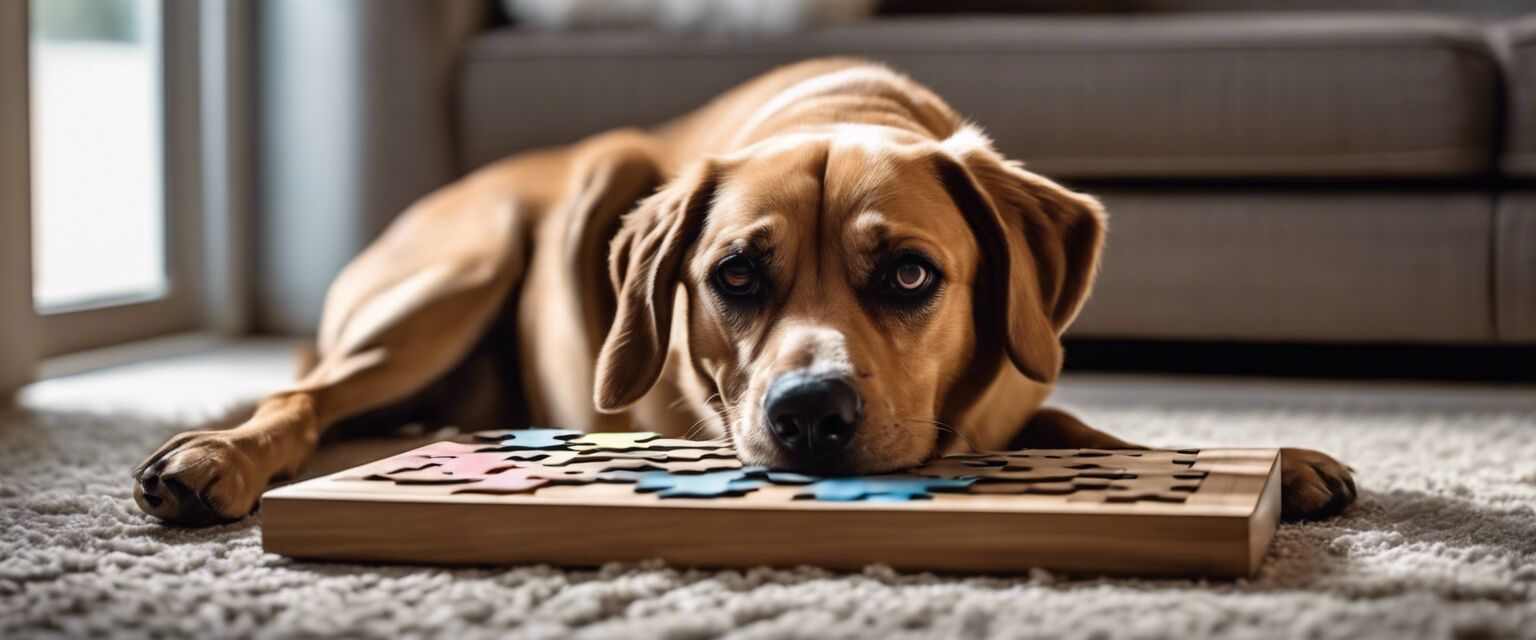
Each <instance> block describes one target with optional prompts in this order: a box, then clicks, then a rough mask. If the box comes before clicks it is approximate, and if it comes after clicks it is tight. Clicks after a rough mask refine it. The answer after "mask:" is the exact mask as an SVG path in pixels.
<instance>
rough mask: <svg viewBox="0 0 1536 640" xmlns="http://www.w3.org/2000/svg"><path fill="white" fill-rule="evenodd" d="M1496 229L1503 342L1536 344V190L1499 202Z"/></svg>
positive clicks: (1498, 322) (1496, 293)
mask: <svg viewBox="0 0 1536 640" xmlns="http://www.w3.org/2000/svg"><path fill="white" fill-rule="evenodd" d="M1496 225H1497V226H1496V227H1495V228H1494V236H1493V238H1494V240H1493V241H1494V246H1493V255H1494V263H1495V264H1494V274H1493V276H1494V280H1493V282H1494V287H1493V290H1494V296H1495V301H1496V303H1497V309H1498V313H1497V316H1496V317H1495V323H1494V324H1495V325H1496V326H1497V327H1498V332H1499V339H1500V340H1502V341H1503V342H1505V343H1509V344H1529V345H1536V191H1516V192H1511V193H1507V194H1504V195H1503V196H1502V197H1501V198H1500V200H1499V211H1498V220H1497V222H1496Z"/></svg>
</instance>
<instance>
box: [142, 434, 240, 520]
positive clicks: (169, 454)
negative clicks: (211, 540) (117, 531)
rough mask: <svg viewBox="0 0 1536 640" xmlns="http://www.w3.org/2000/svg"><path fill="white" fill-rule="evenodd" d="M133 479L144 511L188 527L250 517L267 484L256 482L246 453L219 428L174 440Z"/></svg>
mask: <svg viewBox="0 0 1536 640" xmlns="http://www.w3.org/2000/svg"><path fill="white" fill-rule="evenodd" d="M134 480H135V482H134V489H133V499H134V502H136V503H138V505H139V508H140V509H142V510H143V511H144V513H147V514H149V515H152V516H154V517H156V518H159V519H161V520H164V521H166V522H168V523H171V524H177V525H181V526H187V527H206V526H212V525H217V524H227V523H230V522H234V521H236V520H239V519H241V518H243V517H245V516H247V515H250V513H251V512H252V511H254V510H255V508H256V501H257V499H259V498H260V493H261V490H262V489H263V488H265V487H264V483H258V482H255V481H254V479H253V477H252V465H251V464H250V461H249V460H248V459H247V457H246V456H245V455H244V454H242V453H241V452H240V451H239V448H238V447H237V446H236V445H235V444H234V443H232V442H231V441H230V440H229V438H228V437H227V435H226V434H222V433H218V432H191V433H184V434H181V435H178V436H176V437H175V438H172V439H171V441H170V442H167V443H166V445H165V446H164V447H161V448H160V450H159V451H158V452H156V453H155V455H153V456H150V458H149V459H148V460H145V461H144V463H143V464H141V465H139V467H138V468H136V469H134ZM258 485H260V486H258Z"/></svg>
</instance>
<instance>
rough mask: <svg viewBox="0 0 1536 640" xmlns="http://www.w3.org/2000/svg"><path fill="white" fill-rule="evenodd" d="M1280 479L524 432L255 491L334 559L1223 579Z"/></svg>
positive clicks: (1245, 454)
mask: <svg viewBox="0 0 1536 640" xmlns="http://www.w3.org/2000/svg"><path fill="white" fill-rule="evenodd" d="M1279 469H1280V465H1279V451H1278V450H1274V449H1202V450H1147V451H1140V450H1137V451H1130V450H1119V451H1115V450H1042V449H1034V450H1024V451H1013V452H986V453H971V454H960V455H955V456H949V457H946V458H941V459H938V460H935V461H933V462H930V463H928V464H927V465H924V466H921V467H917V468H914V469H909V470H907V471H904V472H901V473H897V474H882V475H879V476H866V477H858V478H836V477H813V476H806V475H802V474H793V473H780V472H776V471H770V470H767V469H764V468H760V467H744V466H743V465H742V464H741V463H740V462H739V461H738V460H737V459H736V458H735V455H734V452H733V451H732V450H731V449H730V447H729V446H728V444H727V443H724V442H697V441H682V440H668V439H663V438H659V437H657V436H656V435H655V434H640V433H621V434H591V435H582V434H579V433H577V432H572V431H562V430H554V429H529V430H518V431H504V432H486V433H482V434H475V435H474V436H473V437H472V438H466V439H464V441H463V442H441V443H437V444H433V445H428V446H426V447H422V448H420V449H416V450H413V451H410V452H406V453H403V454H400V455H397V456H392V457H390V458H386V459H384V460H380V461H378V462H374V463H370V464H367V465H363V466H360V467H356V468H353V469H349V470H346V471H342V472H340V473H336V474H332V475H329V476H325V477H322V478H316V479H314V480H310V481H306V482H302V483H298V484H294V485H289V486H286V487H281V488H278V489H274V490H272V491H269V492H267V494H266V495H265V496H264V498H263V503H262V514H263V516H262V538H263V545H264V546H265V548H266V549H267V550H268V551H271V552H273V553H279V554H283V555H288V556H293V557H299V558H308V559H326V560H347V561H383V562H408V563H448V564H528V563H549V564H557V565H572V566H590V565H599V564H603V563H606V562H614V561H638V560H645V559H651V558H661V559H664V560H667V561H669V562H672V563H675V564H678V565H683V566H701V567H751V566H760V565H770V566H795V565H814V566H821V567H826V568H831V569H856V568H859V567H862V566H864V565H867V564H871V563H883V564H887V565H891V566H893V567H896V568H899V569H911V570H936V571H960V572H978V573H1012V572H1022V571H1028V570H1029V569H1031V568H1035V567H1039V568H1044V569H1049V570H1056V571H1068V572H1079V573H1115V574H1141V575H1180V576H1212V577H1238V576H1247V575H1251V574H1252V573H1253V572H1254V571H1256V570H1257V568H1258V565H1259V562H1260V561H1261V560H1262V558H1263V555H1264V553H1265V551H1266V550H1267V548H1268V546H1269V542H1270V540H1271V538H1272V537H1273V535H1274V529H1275V526H1276V522H1277V521H1278V517H1279V509H1280V499H1279V497H1280V496H1279V489H1280V480H1279Z"/></svg>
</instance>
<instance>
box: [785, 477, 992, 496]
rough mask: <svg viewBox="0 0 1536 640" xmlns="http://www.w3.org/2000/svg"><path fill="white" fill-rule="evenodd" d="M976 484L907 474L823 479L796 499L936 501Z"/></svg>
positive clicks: (812, 484) (801, 492) (965, 480)
mask: <svg viewBox="0 0 1536 640" xmlns="http://www.w3.org/2000/svg"><path fill="white" fill-rule="evenodd" d="M975 482H976V480H975V479H973V478H930V477H924V476H914V475H906V474H891V475H881V476H863V477H848V478H822V479H820V480H817V481H815V482H813V483H811V484H810V485H809V486H807V487H806V488H805V489H802V490H800V492H799V493H796V494H795V499H797V500H807V499H815V500H829V501H835V502H850V501H856V500H867V501H876V502H899V501H905V500H928V499H931V498H933V494H932V493H931V492H935V491H938V492H952V493H959V492H964V491H965V490H966V489H968V488H970V486H971V485H972V484H973V483H975Z"/></svg>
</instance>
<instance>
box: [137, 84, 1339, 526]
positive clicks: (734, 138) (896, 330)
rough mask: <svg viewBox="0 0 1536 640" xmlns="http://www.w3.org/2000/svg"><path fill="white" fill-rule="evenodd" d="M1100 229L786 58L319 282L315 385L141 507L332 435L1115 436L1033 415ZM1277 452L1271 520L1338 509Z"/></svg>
mask: <svg viewBox="0 0 1536 640" xmlns="http://www.w3.org/2000/svg"><path fill="white" fill-rule="evenodd" d="M637 203H638V204H637ZM1103 235H1104V215H1103V212H1102V210H1101V208H1100V207H1099V205H1098V203H1097V202H1096V201H1094V200H1093V199H1092V198H1090V197H1088V196H1084V195H1081V194H1077V193H1073V192H1071V191H1068V190H1066V189H1064V188H1062V187H1061V186H1059V185H1057V184H1056V183H1054V182H1051V181H1050V180H1047V179H1045V178H1043V177H1041V176H1038V175H1035V174H1032V173H1029V172H1027V171H1025V170H1023V169H1022V168H1021V167H1020V166H1019V165H1018V164H1017V163H1013V162H1009V161H1007V160H1005V159H1003V158H1002V157H1001V156H1000V155H998V153H997V152H996V151H994V150H993V149H992V148H991V145H990V142H989V141H988V140H987V139H986V137H984V136H983V135H982V134H981V133H980V132H979V131H978V130H977V129H976V128H975V127H973V126H970V125H967V124H965V123H964V122H963V121H962V120H961V118H960V117H959V116H958V115H957V114H955V112H954V111H953V110H951V109H950V108H949V107H948V106H947V105H946V104H944V102H943V101H941V100H940V99H939V98H938V97H937V96H935V95H934V94H933V93H931V92H930V91H928V90H927V89H925V88H923V87H921V86H919V85H917V84H916V83H914V82H912V81H911V80H909V79H907V78H906V77H904V76H901V75H899V74H897V73H895V72H893V71H891V70H889V69H887V68H885V67H882V66H879V65H875V64H870V63H867V62H861V61H856V60H844V59H831V60H815V61H810V62H805V63H801V64H796V65H792V66H789V67H785V68H782V69H779V70H776V71H773V72H771V73H769V74H767V75H764V76H762V77H760V78H758V79H756V80H753V81H751V82H749V83H747V84H745V85H743V86H741V87H739V88H737V89H735V90H733V91H731V92H729V93H727V94H725V95H724V96H722V97H720V98H719V99H717V100H715V101H714V102H712V103H710V104H709V105H707V106H705V107H704V108H702V109H700V110H699V111H696V112H694V113H692V114H690V115H688V116H685V117H683V118H681V119H679V120H677V121H675V122H673V123H670V124H668V125H665V126H663V127H660V128H658V129H656V130H654V131H649V132H644V131H634V130H624V131H616V132H611V133H607V134H604V135H600V136H597V137H595V138H592V139H589V140H586V141H583V142H580V143H578V144H576V145H574V146H571V147H566V148H561V149H553V150H546V151H538V152H533V153H528V154H525V155H520V156H517V157H514V158H510V159H508V160H505V161H503V162H500V163H498V164H495V165H492V166H490V167H487V168H485V169H482V170H480V171H478V172H476V173H475V174H473V175H471V176H469V177H467V178H465V179H463V180H461V181H459V182H457V183H455V184H453V185H450V186H448V187H445V188H444V189H442V190H440V191H438V192H437V193H434V194H432V195H430V196H428V197H427V198H425V199H424V200H422V201H421V202H420V203H418V204H417V205H415V206H413V207H412V208H411V209H410V210H409V211H407V212H406V213H405V214H404V215H402V216H401V217H400V219H399V220H398V221H397V222H395V223H394V224H393V225H392V226H391V227H390V228H389V230H388V231H387V232H386V233H385V234H384V235H383V237H381V238H380V239H379V240H378V241H377V242H376V243H375V244H374V245H373V246H371V247H369V248H368V250H367V251H366V252H364V253H363V254H362V255H361V256H359V257H358V258H357V260H355V261H354V262H353V263H352V264H351V265H350V266H348V267H347V269H346V270H345V271H343V272H342V274H341V276H340V277H339V278H338V279H337V280H336V282H335V284H334V285H333V286H332V288H331V291H330V294H329V296H328V298H327V300H326V306H325V315H324V320H323V322H322V323H321V326H320V331H319V338H318V345H317V347H318V349H317V354H318V359H317V361H316V363H315V365H314V367H313V368H312V369H311V370H310V371H309V372H308V374H307V375H304V376H303V377H302V379H301V380H299V381H298V383H297V384H295V385H294V386H293V387H292V388H291V389H289V390H287V391H284V392H281V393H278V394H275V395H273V396H271V397H269V398H267V399H266V400H264V401H263V402H262V403H261V404H260V406H259V407H258V409H257V410H256V413H255V415H254V416H253V417H251V419H250V420H249V421H247V422H246V423H244V424H242V425H240V426H239V427H237V428H234V429H231V430H228V431H204V432H191V433H184V434H181V435H178V436H176V437H175V438H172V439H171V441H170V442H168V443H166V445H165V446H164V447H162V448H161V449H160V450H159V451H157V452H156V453H155V454H154V455H153V456H151V457H150V458H149V459H148V460H146V461H145V462H144V463H143V464H142V465H140V466H139V468H138V469H136V470H135V477H136V478H137V481H138V490H137V491H136V493H135V497H136V498H137V499H138V503H139V505H140V507H142V508H143V509H144V511H146V512H148V513H150V514H152V515H155V516H157V517H160V518H162V519H165V520H168V521H171V522H177V523H183V524H209V523H215V522H222V521H228V520H231V519H235V518H239V517H242V516H244V515H246V514H248V513H250V512H251V511H252V510H253V509H254V508H255V507H256V504H257V499H258V498H259V496H260V495H261V492H262V491H263V490H264V489H265V488H266V486H267V484H268V483H269V482H271V481H272V480H273V479H274V478H280V477H282V476H285V475H288V474H292V473H294V472H296V471H297V470H298V469H299V467H300V465H302V464H303V463H304V461H305V459H306V458H308V457H309V455H310V453H311V452H312V451H313V450H314V448H315V446H316V444H317V442H318V441H319V439H320V436H321V434H322V433H324V432H325V431H326V430H327V428H329V427H332V426H333V425H336V424H337V423H339V422H342V421H349V422H359V423H367V422H373V423H378V422H395V423H398V422H401V421H406V420H424V421H437V422H444V423H455V424H462V425H468V426H486V427H502V426H506V425H507V424H518V423H521V424H529V423H532V424H539V425H550V426H562V427H575V428H588V429H591V430H625V429H630V428H632V427H635V426H639V427H643V428H645V429H650V430H655V431H660V432H662V433H665V434H668V435H672V436H686V435H698V434H706V435H709V436H726V437H729V438H731V439H732V440H733V441H734V442H735V444H736V447H737V449H738V451H739V453H740V455H741V457H742V458H743V459H744V460H747V461H750V462H753V463H760V464H768V465H774V466H781V467H789V468H795V469H803V470H809V471H822V472H850V473H852V472H859V473H869V472H880V471H888V470H892V469H896V468H900V467H904V466H909V465H914V464H917V463H920V462H922V461H924V460H926V459H928V458H930V457H933V456H935V455H938V454H940V453H944V452H948V451H953V450H956V449H964V448H976V449H982V450H987V449H1001V448H1008V447H1105V448H1110V447H1131V446H1133V445H1130V444H1127V443H1125V442H1123V441H1121V440H1119V439H1117V438H1114V437H1113V436H1109V435H1106V434H1104V433H1100V432H1098V431H1095V430H1093V429H1090V428H1088V427H1086V426H1084V425H1083V424H1082V423H1080V422H1078V421H1077V420H1075V419H1073V418H1072V417H1071V416H1068V415H1066V414H1064V413H1061V412H1059V411H1054V410H1049V409H1042V408H1041V405H1042V403H1043V402H1044V400H1045V398H1046V396H1047V395H1048V394H1049V393H1050V391H1051V387H1052V384H1053V382H1054V381H1055V379H1056V375H1057V373H1058V372H1059V371H1060V369H1061V363H1062V349H1061V343H1060V339H1059V336H1060V335H1061V333H1062V331H1063V330H1065V329H1066V327H1067V325H1068V324H1069V323H1070V322H1071V321H1072V319H1073V317H1074V316H1075V315H1076V314H1077V311H1078V309H1079V308H1080V307H1081V306H1082V303H1083V301H1084V299H1085V298H1086V297H1087V296H1088V291H1089V288H1090V285H1091V284H1092V282H1093V276H1094V271H1095V266H1096V262H1097V259H1098V255H1099V247H1100V244H1101V243H1102V239H1103ZM679 293H681V294H682V295H678V294H679ZM1284 465H1285V469H1284V511H1285V514H1286V516H1288V517H1291V518H1312V517H1322V516H1327V515H1331V514H1333V513H1335V512H1337V511H1338V510H1339V509H1341V508H1343V507H1344V506H1345V505H1347V504H1348V503H1349V502H1351V501H1352V500H1353V499H1354V495H1355V491H1354V485H1353V481H1352V480H1351V478H1350V475H1349V472H1348V471H1346V470H1345V468H1344V467H1343V466H1342V465H1340V464H1339V463H1338V462H1336V461H1334V460H1333V459H1332V458H1330V457H1328V456H1326V455H1323V454H1321V453H1317V452H1313V451H1305V450H1297V449H1287V450H1286V451H1285V454H1284Z"/></svg>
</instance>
